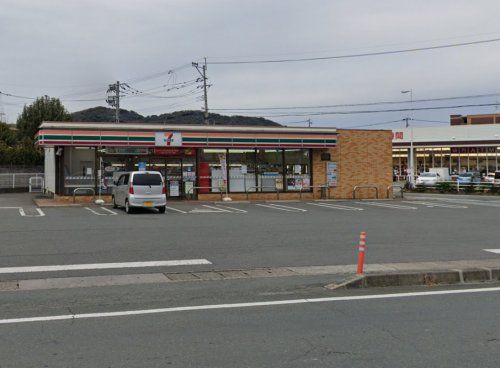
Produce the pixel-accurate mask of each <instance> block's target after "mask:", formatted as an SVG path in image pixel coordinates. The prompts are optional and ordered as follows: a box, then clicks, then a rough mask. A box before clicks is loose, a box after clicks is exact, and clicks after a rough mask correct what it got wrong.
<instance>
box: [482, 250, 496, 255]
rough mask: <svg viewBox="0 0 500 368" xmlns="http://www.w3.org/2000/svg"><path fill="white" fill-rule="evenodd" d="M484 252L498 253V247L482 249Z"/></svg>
mask: <svg viewBox="0 0 500 368" xmlns="http://www.w3.org/2000/svg"><path fill="white" fill-rule="evenodd" d="M483 250H484V251H485V252H490V253H495V254H500V249H483Z"/></svg>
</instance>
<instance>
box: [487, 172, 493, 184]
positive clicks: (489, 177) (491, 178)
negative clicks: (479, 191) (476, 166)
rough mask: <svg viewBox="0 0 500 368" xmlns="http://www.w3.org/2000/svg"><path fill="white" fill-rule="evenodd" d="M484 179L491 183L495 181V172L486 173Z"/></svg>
mask: <svg viewBox="0 0 500 368" xmlns="http://www.w3.org/2000/svg"><path fill="white" fill-rule="evenodd" d="M484 181H485V182H486V183H491V184H493V183H494V182H495V173H489V174H486V175H485V177H484Z"/></svg>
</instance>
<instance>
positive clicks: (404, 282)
mask: <svg viewBox="0 0 500 368" xmlns="http://www.w3.org/2000/svg"><path fill="white" fill-rule="evenodd" d="M365 270H366V272H365V274H364V275H356V265H331V266H306V267H273V268H255V269H231V270H213V271H197V272H182V273H158V272H156V273H149V274H147V273H146V274H128V275H102V276H100V275H98V276H81V277H60V278H45V279H29V280H22V279H19V280H8V281H3V282H0V291H16V290H43V289H66V288H81V287H97V286H114V285H131V284H150V283H172V282H197V281H198V282H199V281H223V280H234V279H254V278H264V277H290V276H296V277H300V276H315V275H325V276H330V277H331V283H330V284H328V285H326V286H325V287H327V288H329V289H337V288H340V287H345V288H353V287H379V286H410V285H438V284H457V283H467V282H487V281H500V259H490V260H463V261H445V262H414V263H385V264H369V265H366V267H365Z"/></svg>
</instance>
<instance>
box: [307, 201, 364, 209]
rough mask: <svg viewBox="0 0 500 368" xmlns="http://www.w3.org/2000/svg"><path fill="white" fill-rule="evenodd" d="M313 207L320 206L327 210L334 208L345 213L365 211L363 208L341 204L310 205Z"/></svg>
mask: <svg viewBox="0 0 500 368" xmlns="http://www.w3.org/2000/svg"><path fill="white" fill-rule="evenodd" d="M308 204H311V205H313V206H320V207H326V208H333V209H336V210H345V211H364V209H363V208H359V207H349V206H343V205H340V204H332V203H323V202H317V203H308Z"/></svg>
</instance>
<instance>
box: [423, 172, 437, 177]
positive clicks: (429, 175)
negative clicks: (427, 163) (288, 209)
mask: <svg viewBox="0 0 500 368" xmlns="http://www.w3.org/2000/svg"><path fill="white" fill-rule="evenodd" d="M420 176H422V177H424V178H435V177H436V176H437V175H436V174H435V173H422V174H420Z"/></svg>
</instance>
